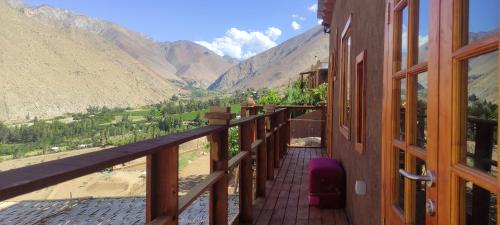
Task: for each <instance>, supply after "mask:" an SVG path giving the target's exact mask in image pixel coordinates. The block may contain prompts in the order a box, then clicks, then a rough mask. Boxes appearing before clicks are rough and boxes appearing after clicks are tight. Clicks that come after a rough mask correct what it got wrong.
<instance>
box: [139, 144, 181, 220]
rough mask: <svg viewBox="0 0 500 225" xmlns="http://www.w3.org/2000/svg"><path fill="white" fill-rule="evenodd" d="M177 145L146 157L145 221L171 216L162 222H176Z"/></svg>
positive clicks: (177, 202)
mask: <svg viewBox="0 0 500 225" xmlns="http://www.w3.org/2000/svg"><path fill="white" fill-rule="evenodd" d="M178 175H179V146H175V147H171V148H167V149H164V150H162V151H160V152H158V153H155V154H152V155H148V156H147V158H146V222H147V223H150V222H151V221H153V220H154V219H156V218H158V217H171V219H170V220H168V221H166V222H165V223H162V224H168V225H173V224H178V214H179V211H178V204H179V196H178V180H179V176H178Z"/></svg>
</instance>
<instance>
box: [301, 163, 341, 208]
mask: <svg viewBox="0 0 500 225" xmlns="http://www.w3.org/2000/svg"><path fill="white" fill-rule="evenodd" d="M308 169H309V170H308V172H309V204H310V205H315V206H319V207H322V208H333V209H341V208H344V205H345V173H344V168H343V167H342V165H341V164H340V162H339V161H337V160H335V159H330V158H315V159H311V160H310V161H309V168H308Z"/></svg>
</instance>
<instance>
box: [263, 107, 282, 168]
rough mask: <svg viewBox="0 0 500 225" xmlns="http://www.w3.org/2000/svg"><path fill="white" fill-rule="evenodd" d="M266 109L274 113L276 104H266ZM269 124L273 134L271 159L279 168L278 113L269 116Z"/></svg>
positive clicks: (275, 166)
mask: <svg viewBox="0 0 500 225" xmlns="http://www.w3.org/2000/svg"><path fill="white" fill-rule="evenodd" d="M266 111H267V112H268V113H274V112H276V106H274V105H268V106H266ZM270 125H271V134H272V136H273V144H274V146H273V153H274V156H273V160H274V163H273V164H274V168H279V166H280V159H281V154H280V151H281V150H280V144H279V143H280V135H279V133H280V131H279V129H278V114H276V113H275V114H273V115H271V116H270Z"/></svg>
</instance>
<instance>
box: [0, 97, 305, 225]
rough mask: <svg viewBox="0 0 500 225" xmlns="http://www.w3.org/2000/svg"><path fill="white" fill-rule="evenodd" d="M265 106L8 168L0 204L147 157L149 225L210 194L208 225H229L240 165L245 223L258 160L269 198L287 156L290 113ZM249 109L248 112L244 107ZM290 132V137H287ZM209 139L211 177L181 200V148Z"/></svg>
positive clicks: (170, 220)
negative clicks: (233, 146) (234, 134)
mask: <svg viewBox="0 0 500 225" xmlns="http://www.w3.org/2000/svg"><path fill="white" fill-rule="evenodd" d="M296 108H303V107H302V106H301V107H298V106H294V107H279V106H277V107H276V106H266V107H261V109H265V113H264V114H260V115H259V114H258V112H257V111H256V112H255V113H252V115H248V116H245V117H242V118H241V119H238V120H231V119H232V118H234V114H232V113H230V109H229V108H228V107H210V109H209V112H208V113H206V115H205V117H206V118H207V119H208V122H209V124H208V126H205V127H201V128H198V129H194V130H190V131H187V132H182V133H176V134H172V135H168V136H164V137H160V138H157V139H153V140H147V141H141V142H137V143H134V144H129V145H125V146H120V147H115V148H112V149H107V150H102V151H98V152H93V153H87V154H82V155H78V156H73V157H69V158H65V159H59V160H55V161H50V162H45V163H41V164H37V165H32V166H28V167H23V168H19V169H14V170H9V171H5V172H2V173H0V201H4V200H7V199H10V198H12V197H16V196H19V195H22V194H26V193H30V192H33V191H36V190H39V189H42V188H45V187H49V186H51V185H56V184H59V183H62V182H64V181H68V180H71V179H75V178H78V177H82V176H85V175H88V174H91V173H94V172H98V171H101V170H103V169H106V168H110V167H112V166H114V165H117V164H121V163H125V162H128V161H131V160H135V159H138V158H141V157H144V156H146V157H147V162H146V173H147V176H146V221H147V223H148V224H177V223H178V217H179V215H180V214H181V213H182V211H184V210H185V209H186V208H187V207H188V206H189V205H190V204H191V203H192V202H193V201H194V200H195V199H197V198H198V197H199V196H200V195H202V194H203V193H205V192H206V191H209V192H210V195H209V196H210V200H209V223H210V224H212V225H219V224H228V179H229V178H228V171H229V169H231V168H234V167H237V166H239V170H238V171H239V182H240V183H239V187H240V190H239V192H240V202H239V203H240V204H239V205H240V213H239V216H238V219H239V221H240V222H249V221H251V220H252V200H253V196H252V193H253V189H252V188H253V171H252V163H253V162H252V161H253V159H252V157H251V156H255V162H256V180H255V183H256V185H255V188H256V190H255V193H256V195H257V196H260V197H263V196H265V195H266V180H272V179H274V169H275V168H278V167H279V165H280V160H281V159H282V158H283V157H284V155H285V154H286V147H287V143H289V138H290V137H289V114H290V110H291V109H296ZM243 110H245V109H243ZM235 126H237V127H238V128H239V132H240V143H239V144H240V152H239V153H238V154H237V155H235V156H234V157H232V158H229V155H228V148H229V146H228V138H229V135H228V129H229V128H230V127H235ZM287 134H288V135H287ZM204 136H207V138H208V141H209V142H210V175H209V176H208V177H207V178H206V179H204V180H203V181H202V182H200V183H198V184H197V185H196V186H195V187H194V188H192V189H191V190H190V191H189V192H188V193H187V194H186V195H185V196H182V197H180V198H179V194H178V184H179V183H178V182H179V181H178V179H179V169H178V168H179V161H178V158H179V145H180V144H182V143H185V142H188V141H191V140H194V139H197V138H200V137H204Z"/></svg>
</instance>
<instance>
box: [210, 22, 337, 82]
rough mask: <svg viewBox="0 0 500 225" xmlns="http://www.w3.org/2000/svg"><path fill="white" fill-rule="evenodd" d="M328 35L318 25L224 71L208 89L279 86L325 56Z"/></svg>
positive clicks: (326, 55)
mask: <svg viewBox="0 0 500 225" xmlns="http://www.w3.org/2000/svg"><path fill="white" fill-rule="evenodd" d="M328 40H329V37H328V35H326V34H324V33H323V29H322V28H321V27H319V26H317V27H314V28H312V29H310V30H308V31H306V32H305V33H303V34H301V35H299V36H296V37H294V38H292V39H290V40H287V41H285V42H283V43H282V44H280V45H278V46H276V47H274V48H271V49H269V50H267V51H265V52H263V53H260V54H258V55H256V56H254V57H252V58H249V59H247V60H245V61H244V62H242V63H240V64H238V65H235V66H234V67H232V68H230V69H229V70H227V71H226V72H225V73H223V74H222V75H221V76H220V77H219V78H218V79H217V80H216V81H215V82H214V83H212V85H210V87H208V88H209V89H210V90H216V91H224V92H232V91H235V90H241V89H246V88H256V89H259V88H264V87H282V86H286V85H288V83H289V82H290V81H292V80H296V79H298V78H299V73H300V72H302V71H303V70H305V69H307V68H308V67H309V66H310V65H311V64H315V63H316V61H317V60H324V59H327V57H328V51H329V47H328V46H329V43H328Z"/></svg>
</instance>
